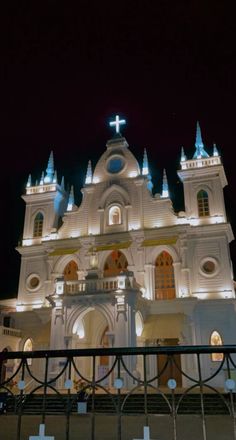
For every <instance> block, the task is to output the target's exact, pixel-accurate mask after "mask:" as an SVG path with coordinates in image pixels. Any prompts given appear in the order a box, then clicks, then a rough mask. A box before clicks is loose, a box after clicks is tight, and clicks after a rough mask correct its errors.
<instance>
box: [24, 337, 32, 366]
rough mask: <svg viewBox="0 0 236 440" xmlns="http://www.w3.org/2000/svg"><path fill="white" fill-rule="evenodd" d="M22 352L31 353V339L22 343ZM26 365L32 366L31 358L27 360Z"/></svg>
mask: <svg viewBox="0 0 236 440" xmlns="http://www.w3.org/2000/svg"><path fill="white" fill-rule="evenodd" d="M23 351H33V342H32V339H30V338H28V339H26V341H25V342H24V345H23ZM27 364H28V365H32V358H29V359H27Z"/></svg>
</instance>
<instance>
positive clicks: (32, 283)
mask: <svg viewBox="0 0 236 440" xmlns="http://www.w3.org/2000/svg"><path fill="white" fill-rule="evenodd" d="M26 285H27V288H28V290H37V289H38V288H39V286H40V278H39V276H38V275H37V274H31V275H30V276H29V277H28V278H27V282H26Z"/></svg>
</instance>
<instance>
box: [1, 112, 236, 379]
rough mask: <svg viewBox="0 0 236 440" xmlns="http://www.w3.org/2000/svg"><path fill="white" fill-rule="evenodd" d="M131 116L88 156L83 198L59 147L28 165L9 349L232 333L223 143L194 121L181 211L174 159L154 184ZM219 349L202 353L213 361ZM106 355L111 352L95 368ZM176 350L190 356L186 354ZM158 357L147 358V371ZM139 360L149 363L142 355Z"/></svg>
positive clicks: (223, 338) (230, 336)
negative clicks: (58, 159) (68, 179)
mask: <svg viewBox="0 0 236 440" xmlns="http://www.w3.org/2000/svg"><path fill="white" fill-rule="evenodd" d="M124 122H125V121H124V120H120V119H119V117H118V116H116V118H115V121H114V122H113V125H114V131H115V133H114V136H113V137H112V139H110V140H109V141H108V142H107V144H106V147H105V151H104V152H103V153H102V155H101V157H100V159H99V160H98V162H97V164H96V165H95V166H94V168H92V164H91V162H89V164H88V169H87V174H86V178H85V182H84V186H83V188H82V189H81V192H82V202H81V204H80V206H76V205H75V202H74V191H73V187H71V190H70V191H69V192H68V191H66V190H65V187H64V180H63V179H62V182H61V184H59V183H58V180H57V173H56V170H55V169H54V158H53V153H51V154H50V157H49V161H48V165H47V168H46V171H45V173H42V177H41V179H40V181H39V182H35V181H33V179H31V176H30V177H29V179H28V182H27V185H26V191H25V194H24V195H23V196H22V197H23V199H24V201H25V207H26V209H25V220H24V230H23V240H22V243H21V244H20V245H19V246H18V247H17V251H18V252H19V253H20V255H21V269H20V277H19V290H18V296H17V299H16V300H14V301H13V303H14V304H13V303H12V304H11V308H9V307H8V308H7V304H8V303H7V301H5V302H4V301H1V304H0V307H1V315H0V316H1V320H2V322H0V325H1V326H2V328H3V329H6V328H8V332H5V333H4V331H2V336H1V338H0V350H2V349H4V348H5V347H7V348H8V349H9V350H14V351H15V350H29V349H33V350H40V349H63V348H91V347H92V348H94V347H131V346H154V345H161V346H165V345H208V344H212V345H220V344H234V343H235V334H236V310H235V291H234V283H233V273H232V263H231V258H230V252H229V243H230V242H231V241H232V240H233V238H234V237H233V233H232V229H231V226H230V224H229V223H228V221H227V217H226V212H225V203H224V194H223V188H224V187H225V186H226V185H227V179H226V176H225V171H224V167H223V164H222V161H221V157H220V156H219V153H218V150H217V148H216V146H215V145H214V146H213V147H212V148H211V149H209V150H208V149H207V150H206V148H205V146H204V144H203V141H202V136H201V130H200V126H199V124H197V130H196V140H195V153H194V156H193V157H192V158H188V152H187V150H186V154H185V152H184V150H183V149H182V152H181V160H180V165H179V169H178V170H177V173H178V176H179V178H180V180H181V182H182V183H183V192H184V204H185V208H184V209H185V210H184V211H180V212H178V213H176V212H175V211H174V209H173V206H172V201H171V199H170V197H169V189H168V181H167V176H166V173H165V171H164V172H163V183H162V192H161V194H153V192H152V186H153V185H152V180H151V176H150V173H149V165H148V157H147V152H146V150H144V156H143V162H142V164H139V163H138V161H137V159H136V158H135V156H134V152H132V151H131V150H130V148H129V145H128V142H127V140H126V139H125V137H123V136H122V134H121V129H120V126H121V125H122V124H123V123H124ZM173 190H174V189H173ZM220 360H221V355H220V354H218V355H215V356H214V355H212V356H210V355H209V356H208V355H207V356H205V358H204V363H205V365H204V367H205V369H206V372H209V373H210V372H212V371H214V369H215V370H216V369H217V366H218V365H219V361H220ZM33 362H34V361H33ZM83 362H84V365H82V369H84V370H86V371H87V374H88V370H89V365H88V364H87V365H86V362H87V361H86V360H83ZM108 362H109V361H108V359H107V357H106V356H102V357H101V358H100V360H99V362H98V365H97V368H98V370H99V369H100V370H103V371H106V368H108ZM178 362H179V363H181V367H182V368H183V369H184V370H185V371H186V372H188V370H190V369H192V368H193V366H192V364H191V362H189V361H188V362H187V361H186V360H185V359H184V357H183V358H181V357H180V356H179V359H178ZM160 363H161V357H160V360H159V361H158V362H155V361H152V362H150V365H149V369H150V370H149V371H150V374H151V373H153V374H155V372H157V371H158V369H160V368H161V365H160ZM130 367H131V368H135V369H139V370H140V373H141V374H142V371H141V370H142V365H133V366H132V365H130ZM38 368H40V366H39V365H36V363H35V370H37V369H38ZM55 368H56V367H55ZM173 374H175V378H176V380H177V384H178V385H179V386H181V385H184V381H185V378H184V377H181V374H180V372H179V371H178V370H177V369H176V371H175V372H174V373H173ZM164 384H165V377H164V376H163V377H162V378H161V379H160V383H159V385H164Z"/></svg>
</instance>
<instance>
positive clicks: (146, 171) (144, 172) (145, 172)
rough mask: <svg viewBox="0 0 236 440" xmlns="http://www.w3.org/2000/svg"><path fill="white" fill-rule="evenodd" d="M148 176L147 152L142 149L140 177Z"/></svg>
mask: <svg viewBox="0 0 236 440" xmlns="http://www.w3.org/2000/svg"><path fill="white" fill-rule="evenodd" d="M148 174H149V167H148V157H147V150H146V148H144V152H143V167H142V175H143V176H147V175H148Z"/></svg>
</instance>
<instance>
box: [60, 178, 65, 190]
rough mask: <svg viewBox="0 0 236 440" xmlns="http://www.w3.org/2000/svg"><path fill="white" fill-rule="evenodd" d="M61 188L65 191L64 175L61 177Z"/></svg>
mask: <svg viewBox="0 0 236 440" xmlns="http://www.w3.org/2000/svg"><path fill="white" fill-rule="evenodd" d="M61 189H62V190H63V191H65V178H64V176H62V178H61Z"/></svg>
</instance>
